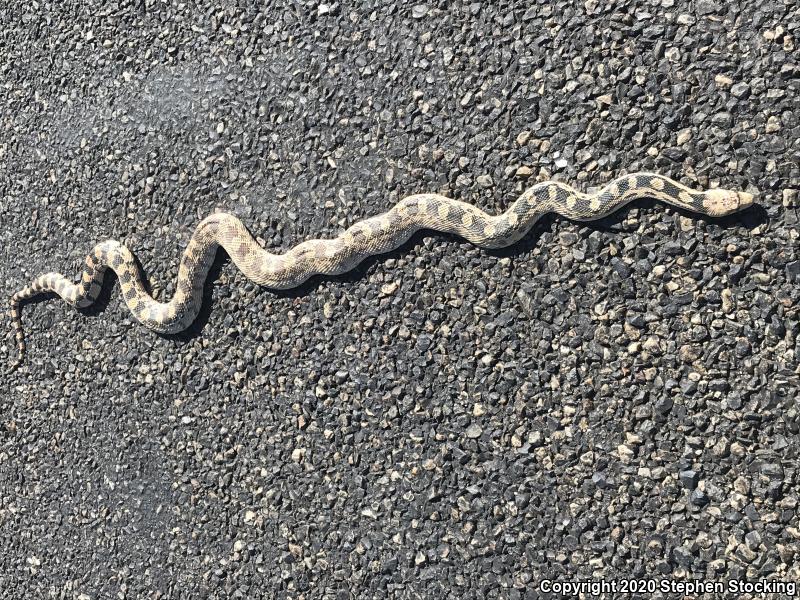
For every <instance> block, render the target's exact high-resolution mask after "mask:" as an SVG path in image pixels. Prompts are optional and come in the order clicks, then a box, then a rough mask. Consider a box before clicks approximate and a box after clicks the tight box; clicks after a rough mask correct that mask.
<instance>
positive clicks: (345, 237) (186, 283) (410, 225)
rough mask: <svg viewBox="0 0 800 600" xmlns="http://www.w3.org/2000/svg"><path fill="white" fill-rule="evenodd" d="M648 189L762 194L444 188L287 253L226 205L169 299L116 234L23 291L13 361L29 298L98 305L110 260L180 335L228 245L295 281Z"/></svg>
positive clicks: (710, 196) (694, 196) (282, 281)
mask: <svg viewBox="0 0 800 600" xmlns="http://www.w3.org/2000/svg"><path fill="white" fill-rule="evenodd" d="M641 197H650V198H657V199H659V200H663V201H664V202H666V203H668V204H671V205H674V206H677V207H680V208H683V209H686V210H689V211H692V212H695V213H702V214H705V215H709V216H712V217H720V216H724V215H727V214H730V213H733V212H735V211H737V210H741V209H743V208H745V207H747V206H749V205H750V204H752V202H753V196H752V195H751V194H748V193H746V192H734V191H729V190H723V189H711V190H708V191H705V192H699V191H695V190H692V189H690V188H687V187H686V186H684V185H682V184H680V183H678V182H676V181H673V180H671V179H669V178H667V177H663V176H661V175H656V174H653V173H635V174H631V175H625V176H622V177H619V178H617V179H615V180H614V181H612V182H610V183H609V184H608V185H606V186H605V187H604V188H602V189H601V190H600V191H598V192H596V193H594V194H584V193H581V192H578V191H577V190H575V189H574V188H572V187H570V186H568V185H566V184H564V183H560V182H556V181H546V182H543V183H539V184H536V185H534V186H533V187H531V188H529V189H528V190H526V191H525V192H524V193H523V194H522V195H521V196H520V197H519V198H517V199H516V200H515V201H514V202H513V204H512V205H511V206H510V207H509V208H508V210H506V211H505V212H504V213H502V214H499V215H496V216H492V215H489V214H487V213H485V212H483V211H482V210H480V209H479V208H476V207H474V206H472V205H470V204H466V203H464V202H459V201H457V200H452V199H450V198H446V197H444V196H441V195H438V194H417V195H413V196H408V197H406V198H404V199H403V200H401V201H400V202H399V203H397V204H396V205H395V206H394V207H393V208H392V209H391V210H389V211H388V212H386V213H383V214H381V215H378V216H375V217H371V218H368V219H365V220H363V221H359V222H358V223H356V224H355V225H353V226H351V227H350V228H349V229H347V230H346V231H345V232H343V233H342V234H340V235H339V236H338V237H336V238H333V239H328V240H308V241H305V242H303V243H301V244H298V245H297V246H295V247H294V248H292V249H291V250H289V251H287V252H286V253H284V254H272V253H270V252H268V251H267V250H265V249H264V248H262V247H261V246H260V245H259V244H258V243H257V242H256V241H255V240H254V239H253V237H252V236H251V235H250V233H249V232H248V231H247V229H246V228H245V226H244V224H243V223H242V222H241V221H240V220H239V219H237V218H236V217H235V216H233V215H231V214H227V213H216V214H212V215H210V216H209V217H207V218H205V219H203V221H201V222H200V224H199V225H198V226H197V229H196V230H195V232H194V234H193V235H192V238H191V240H190V241H189V245H188V247H187V248H186V251H185V252H184V253H183V258H182V259H181V264H180V268H179V271H178V280H177V286H176V292H175V295H174V296H173V298H172V300H170V301H169V302H158V301H156V300H154V299H153V297H152V296H150V294H148V293H147V291H146V289H145V287H144V284H143V280H142V273H141V271H140V269H139V267H138V266H137V263H136V262H135V259H134V256H133V254H132V253H131V251H130V250H128V248H126V247H125V246H124V245H122V244H121V243H120V242H118V241H116V240H107V241H104V242H101V243H99V244H98V245H97V246H95V247H94V249H93V250H92V252H91V253H90V254H89V256H87V257H86V263H85V265H84V267H83V273H82V275H81V280H80V282H78V283H77V284H74V283H72V282H71V281H70V280H68V279H67V278H66V277H64V275H61V274H60V273H47V274H45V275H42V276H40V277H38V278H37V279H36V280H34V281H33V283H31V284H30V285H29V286H28V287H26V288H24V289H22V290H20V291H18V292H17V293H15V294H14V295H13V296H12V298H11V322H12V326H13V328H14V332H15V335H16V341H17V347H18V350H19V355H18V358H17V360H16V361H15V362H14V363H13V365H12V369H13V368H15V367H16V366H18V365H19V364H20V362H21V361H22V358H23V356H24V352H25V338H24V335H23V329H22V320H21V313H20V303H21V302H22V301H24V300H26V299H28V298H31V297H33V296H36V295H37V294H40V293H45V292H55V293H56V294H58V295H59V296H60V297H61V298H62V299H63V300H64V301H65V302H67V303H68V304H71V305H73V306H77V307H86V306H89V305H90V304H92V302H94V300H95V299H96V298H97V296H98V294H99V293H100V289H101V283H102V281H103V275H104V273H105V271H106V269H108V268H111V269H113V270H114V271H115V272H116V274H117V277H118V278H119V281H120V284H121V288H122V295H123V296H124V298H125V303H126V304H127V306H128V308H129V309H130V311H131V313H132V314H133V315H134V316H135V317H136V319H138V320H139V322H140V323H142V324H143V325H145V326H146V327H148V328H150V329H152V330H154V331H157V332H160V333H176V332H179V331H182V330H183V329H185V328H187V327H188V326H189V325H190V324H191V323H192V321H194V319H195V317H196V316H197V314H198V312H199V310H200V304H201V302H202V289H203V283H204V282H205V279H206V276H207V274H208V270H209V267H210V266H211V264H212V262H213V260H214V256H215V254H216V251H217V248H218V247H219V246H222V247H223V248H224V249H225V251H226V252H227V253H228V254H229V255H230V257H231V259H232V260H233V262H234V263H235V264H236V266H237V267H238V268H239V270H241V271H242V273H244V274H245V276H246V277H247V278H248V279H250V280H252V281H254V282H255V283H257V284H259V285H262V286H266V287H270V288H276V289H288V288H292V287H295V286H298V285H300V284H301V283H303V282H304V281H305V280H306V279H308V278H309V277H311V276H312V275H315V274H325V275H338V274H341V273H345V272H347V271H349V270H350V269H352V268H353V267H355V266H356V265H357V264H358V263H360V262H361V261H362V260H364V259H365V258H367V257H368V256H371V255H374V254H380V253H384V252H389V251H391V250H394V249H395V248H397V247H399V246H401V245H402V244H403V243H405V242H406V241H407V240H408V239H409V238H410V237H411V236H412V235H413V234H414V233H415V232H416V231H417V230H419V229H432V230H435V231H439V232H446V233H451V234H455V235H458V236H461V237H463V238H465V239H467V240H468V241H469V242H471V243H472V244H475V245H476V246H479V247H481V248H502V247H504V246H508V245H511V244H513V243H515V242H516V241H518V240H519V239H520V238H522V237H523V236H524V235H525V234H526V233H527V232H528V231H529V230H530V228H531V227H532V226H533V225H534V223H536V221H537V220H538V219H539V218H540V217H541V216H542V215H544V214H546V213H550V212H555V213H558V214H560V215H562V216H564V217H567V218H569V219H573V220H578V221H591V220H594V219H599V218H601V217H604V216H606V215H608V214H610V213H612V212H613V211H615V210H616V209H617V208H619V207H621V206H623V205H624V204H627V203H628V202H630V201H632V200H635V199H637V198H641Z"/></svg>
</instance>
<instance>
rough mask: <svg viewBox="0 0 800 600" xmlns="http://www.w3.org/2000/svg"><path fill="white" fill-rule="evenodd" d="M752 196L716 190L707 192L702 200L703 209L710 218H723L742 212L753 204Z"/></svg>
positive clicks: (744, 193) (745, 193)
mask: <svg viewBox="0 0 800 600" xmlns="http://www.w3.org/2000/svg"><path fill="white" fill-rule="evenodd" d="M753 199H754V196H753V194H748V193H747V192H734V191H733V190H723V189H721V188H716V189H713V190H708V191H707V192H706V193H705V198H703V208H704V209H705V210H706V212H707V213H708V214H709V215H710V216H712V217H724V216H725V215H729V214H731V213H735V212H738V211H740V210H744V209H745V208H747V207H748V206H750V205H751V204H753Z"/></svg>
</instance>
